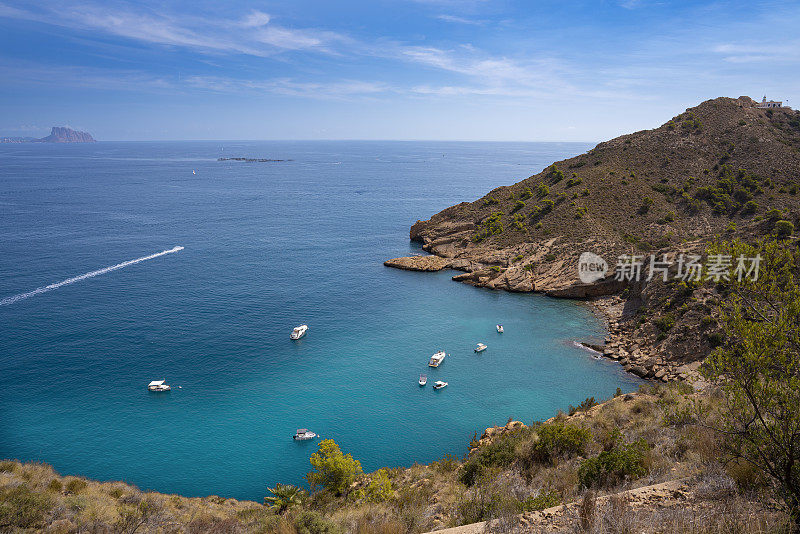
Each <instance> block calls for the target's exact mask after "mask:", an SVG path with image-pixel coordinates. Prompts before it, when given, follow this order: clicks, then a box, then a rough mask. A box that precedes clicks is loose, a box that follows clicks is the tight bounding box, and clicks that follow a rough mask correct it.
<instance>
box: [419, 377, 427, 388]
mask: <svg viewBox="0 0 800 534" xmlns="http://www.w3.org/2000/svg"><path fill="white" fill-rule="evenodd" d="M427 383H428V375H419V385H420V386H424V385H425V384H427Z"/></svg>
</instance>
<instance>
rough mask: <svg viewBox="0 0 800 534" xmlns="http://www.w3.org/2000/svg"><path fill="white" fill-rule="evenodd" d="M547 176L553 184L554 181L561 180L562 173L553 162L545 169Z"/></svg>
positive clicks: (562, 177)
mask: <svg viewBox="0 0 800 534" xmlns="http://www.w3.org/2000/svg"><path fill="white" fill-rule="evenodd" d="M547 178H548V179H549V180H550V181H551V182H552V183H554V184H555V183H558V182H560V181H561V180H563V179H564V173H563V172H562V171H561V169H559V168H558V166H557V165H556V164H555V163H553V164H552V165H550V167H549V168H548V169H547Z"/></svg>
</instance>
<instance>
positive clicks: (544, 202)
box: [542, 198, 556, 213]
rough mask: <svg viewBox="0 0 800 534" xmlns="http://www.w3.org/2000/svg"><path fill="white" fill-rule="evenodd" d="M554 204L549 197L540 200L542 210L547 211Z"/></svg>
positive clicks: (551, 208)
mask: <svg viewBox="0 0 800 534" xmlns="http://www.w3.org/2000/svg"><path fill="white" fill-rule="evenodd" d="M555 205H556V203H555V202H553V201H552V200H550V199H549V198H546V199H544V200H542V212H544V213H547V212H550V211H552V210H553V207H554V206H555Z"/></svg>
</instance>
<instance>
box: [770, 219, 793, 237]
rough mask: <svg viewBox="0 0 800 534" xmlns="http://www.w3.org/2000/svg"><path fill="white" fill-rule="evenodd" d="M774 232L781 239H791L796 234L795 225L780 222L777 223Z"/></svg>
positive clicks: (788, 222)
mask: <svg viewBox="0 0 800 534" xmlns="http://www.w3.org/2000/svg"><path fill="white" fill-rule="evenodd" d="M774 232H775V235H777V236H778V237H779V238H785V237H789V236H790V235H792V233H794V224H792V223H791V222H790V221H778V222H776V223H775V230H774Z"/></svg>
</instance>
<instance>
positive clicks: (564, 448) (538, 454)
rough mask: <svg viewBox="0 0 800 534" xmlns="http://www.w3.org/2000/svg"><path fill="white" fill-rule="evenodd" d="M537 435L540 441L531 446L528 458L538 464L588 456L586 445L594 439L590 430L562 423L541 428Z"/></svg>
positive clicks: (553, 423) (554, 423)
mask: <svg viewBox="0 0 800 534" xmlns="http://www.w3.org/2000/svg"><path fill="white" fill-rule="evenodd" d="M536 435H537V437H538V438H539V439H538V440H537V441H535V442H534V443H533V444H532V445H531V447H530V450H529V451H528V454H527V457H528V460H529V461H532V462H537V463H546V462H549V463H553V462H555V460H557V459H558V458H562V457H570V456H574V455H576V454H577V455H580V454H586V445H587V444H588V443H589V440H590V439H591V437H592V434H591V432H589V430H588V429H586V428H583V427H580V426H578V425H574V424H568V423H564V422H561V421H554V422H552V423H548V424H545V425H542V426H540V427H539V428H538V429H537V430H536Z"/></svg>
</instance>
